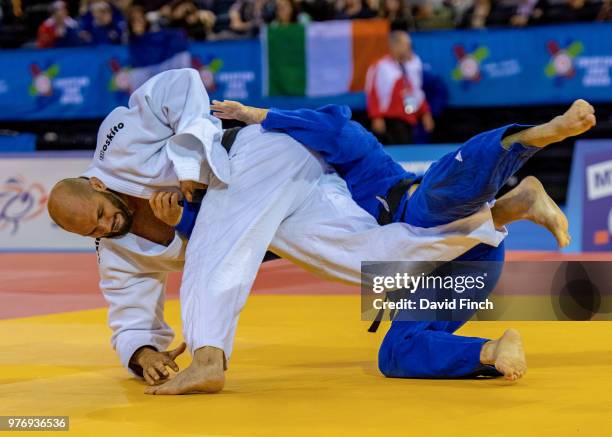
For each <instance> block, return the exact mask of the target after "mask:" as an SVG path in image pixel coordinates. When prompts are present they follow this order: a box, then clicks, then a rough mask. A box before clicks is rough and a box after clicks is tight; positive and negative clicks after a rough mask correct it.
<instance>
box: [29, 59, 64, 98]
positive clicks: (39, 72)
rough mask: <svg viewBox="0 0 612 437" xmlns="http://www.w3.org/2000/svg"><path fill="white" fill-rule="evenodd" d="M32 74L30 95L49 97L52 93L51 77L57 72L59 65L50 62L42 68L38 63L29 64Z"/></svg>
mask: <svg viewBox="0 0 612 437" xmlns="http://www.w3.org/2000/svg"><path fill="white" fill-rule="evenodd" d="M30 73H31V74H32V84H31V85H30V89H29V92H30V95H31V96H33V97H37V96H45V97H49V96H51V95H52V94H53V78H54V77H55V76H57V74H58V73H59V66H58V65H57V64H52V65H50V66H49V67H47V68H46V69H45V70H43V69H42V68H41V67H40V66H39V65H38V64H32V65H30Z"/></svg>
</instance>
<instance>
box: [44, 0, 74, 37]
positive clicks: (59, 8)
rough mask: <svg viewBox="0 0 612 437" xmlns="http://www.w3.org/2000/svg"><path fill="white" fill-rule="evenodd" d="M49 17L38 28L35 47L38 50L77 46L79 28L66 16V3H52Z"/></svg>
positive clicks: (59, 1)
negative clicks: (38, 48)
mask: <svg viewBox="0 0 612 437" xmlns="http://www.w3.org/2000/svg"><path fill="white" fill-rule="evenodd" d="M50 15H51V16H50V17H49V18H47V19H46V20H45V21H43V23H42V24H41V25H40V27H39V28H38V37H37V39H36V45H37V46H38V47H40V48H48V47H68V46H76V45H79V44H80V39H79V26H78V24H77V22H76V21H75V20H74V19H73V18H71V17H70V15H68V8H67V6H66V3H64V2H63V1H61V0H58V1H55V2H53V3H52V4H51V8H50Z"/></svg>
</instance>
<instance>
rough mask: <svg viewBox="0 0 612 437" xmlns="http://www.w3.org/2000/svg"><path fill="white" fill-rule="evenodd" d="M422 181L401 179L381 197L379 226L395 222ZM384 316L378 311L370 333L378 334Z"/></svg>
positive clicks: (402, 218)
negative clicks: (400, 207) (409, 191)
mask: <svg viewBox="0 0 612 437" xmlns="http://www.w3.org/2000/svg"><path fill="white" fill-rule="evenodd" d="M420 180H421V178H420V177H416V178H404V179H400V180H399V181H397V182H396V183H395V185H393V186H392V187H391V188H389V191H387V194H386V196H385V197H379V200H380V201H381V203H382V208H381V211H380V214H378V224H379V225H381V226H384V225H388V224H390V223H392V222H393V217H395V214H396V213H397V209H398V208H399V206H400V203H401V201H402V197H404V195H405V194H406V193H407V192H408V190H409V189H410V187H411V186H412V185H414V184H415V183H418V182H420ZM406 205H408V203H407V202H406V204H404V211H402V214H401V215H400V221H402V222H403V221H404V219H405V218H406ZM388 300H389V296H388V295H386V296H385V301H388ZM384 314H385V310H384V309H380V310H379V311H378V313H377V314H376V317H375V318H374V321H373V322H372V324H371V325H370V327H369V328H368V332H376V331H377V330H378V327H379V326H380V322H381V321H382V318H383V316H384ZM394 315H395V311H392V312H391V314H390V315H389V318H390V319H391V320H393V316H394Z"/></svg>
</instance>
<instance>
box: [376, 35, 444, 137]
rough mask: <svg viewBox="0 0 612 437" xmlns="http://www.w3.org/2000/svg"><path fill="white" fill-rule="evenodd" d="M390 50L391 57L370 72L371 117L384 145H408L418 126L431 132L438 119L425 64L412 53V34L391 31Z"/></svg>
mask: <svg viewBox="0 0 612 437" xmlns="http://www.w3.org/2000/svg"><path fill="white" fill-rule="evenodd" d="M389 49H390V52H389V55H387V56H385V57H384V58H382V59H380V60H379V61H377V62H376V63H375V64H374V65H372V66H371V67H370V68H369V70H368V75H367V77H366V85H365V87H366V89H365V91H366V98H367V108H368V116H369V117H370V119H371V120H372V130H373V131H374V133H375V134H376V136H378V138H379V140H380V141H381V142H382V143H383V144H407V143H410V142H412V133H413V129H414V127H415V126H416V124H417V123H419V122H420V123H422V124H423V128H424V129H425V131H426V132H428V133H430V132H432V131H433V129H434V120H433V117H432V115H431V111H430V110H429V105H428V104H427V100H426V98H425V93H424V92H423V63H422V62H421V58H419V56H418V55H416V54H415V53H414V52H413V51H412V40H411V39H410V36H409V35H408V33H407V32H404V31H393V32H391V35H390V37H389Z"/></svg>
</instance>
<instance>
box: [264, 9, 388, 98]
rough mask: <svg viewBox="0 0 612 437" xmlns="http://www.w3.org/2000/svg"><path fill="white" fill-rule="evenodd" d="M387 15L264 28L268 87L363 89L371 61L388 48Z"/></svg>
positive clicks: (313, 91) (313, 92) (307, 92)
mask: <svg viewBox="0 0 612 437" xmlns="http://www.w3.org/2000/svg"><path fill="white" fill-rule="evenodd" d="M388 35H389V24H388V22H387V21H386V20H379V19H373V20H352V21H350V20H343V21H326V22H322V23H309V24H307V25H302V24H292V25H289V26H269V27H268V28H267V29H266V31H265V32H263V38H264V41H263V47H264V59H263V67H264V75H263V81H264V92H265V94H267V95H270V96H309V97H322V96H333V95H338V94H344V93H348V92H356V91H362V90H363V86H364V82H365V76H366V73H367V70H368V67H369V66H370V65H372V63H374V62H375V61H377V60H378V59H380V58H381V57H382V56H384V55H385V54H386V53H387V50H388V42H387V41H388Z"/></svg>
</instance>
